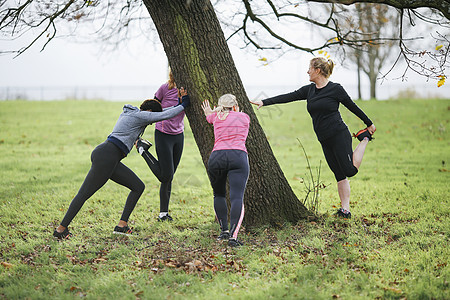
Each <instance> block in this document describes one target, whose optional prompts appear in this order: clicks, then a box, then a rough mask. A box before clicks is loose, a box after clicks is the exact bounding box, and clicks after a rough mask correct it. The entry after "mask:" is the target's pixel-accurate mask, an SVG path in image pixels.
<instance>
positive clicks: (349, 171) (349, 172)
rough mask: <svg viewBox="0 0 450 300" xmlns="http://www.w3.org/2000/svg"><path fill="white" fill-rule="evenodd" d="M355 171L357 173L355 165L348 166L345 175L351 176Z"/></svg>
mask: <svg viewBox="0 0 450 300" xmlns="http://www.w3.org/2000/svg"><path fill="white" fill-rule="evenodd" d="M357 173H358V168H357V167H355V166H353V168H349V169H348V170H347V172H345V175H346V176H347V177H353V176H355V175H356V174H357Z"/></svg>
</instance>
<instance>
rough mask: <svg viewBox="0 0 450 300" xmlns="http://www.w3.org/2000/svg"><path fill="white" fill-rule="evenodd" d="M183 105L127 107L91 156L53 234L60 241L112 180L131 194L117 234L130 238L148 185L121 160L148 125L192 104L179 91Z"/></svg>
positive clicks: (151, 102)
mask: <svg viewBox="0 0 450 300" xmlns="http://www.w3.org/2000/svg"><path fill="white" fill-rule="evenodd" d="M180 92H181V96H182V102H181V104H180V105H176V106H173V107H170V108H167V109H165V110H164V111H162V108H161V103H159V101H157V100H154V99H150V100H145V101H144V102H143V103H142V104H141V106H140V108H137V107H135V106H132V105H129V104H128V105H125V106H124V107H123V112H122V113H121V114H120V116H119V119H118V120H117V123H116V125H115V126H114V129H113V131H112V133H111V134H110V135H109V136H108V138H107V139H106V141H105V142H103V143H101V144H100V145H98V146H97V147H96V148H95V149H94V150H93V151H92V154H91V161H92V166H91V169H90V170H89V172H88V174H87V176H86V178H85V180H84V182H83V184H82V185H81V187H80V190H79V191H78V193H77V195H76V196H75V198H73V200H72V202H71V203H70V206H69V209H68V210H67V212H66V215H65V216H64V219H63V220H62V221H61V224H60V225H59V226H58V227H57V228H56V229H55V231H54V232H53V236H54V237H56V238H58V239H65V238H69V237H70V236H71V233H70V231H69V229H68V226H69V224H70V222H71V221H72V220H73V218H74V217H75V216H76V214H77V213H78V212H79V211H80V209H81V207H82V206H83V204H84V202H86V200H87V199H89V198H90V197H91V196H92V195H93V194H94V193H95V192H96V191H98V190H99V189H100V188H101V187H102V186H103V185H104V184H105V183H106V182H107V181H108V180H109V179H111V180H112V181H114V182H116V183H118V184H120V185H123V186H126V187H127V188H129V189H130V190H131V191H130V193H129V194H128V197H127V201H126V202H125V207H124V210H123V213H122V216H121V218H120V221H119V224H118V225H117V226H116V227H115V228H114V233H118V234H126V235H129V234H131V233H132V230H131V229H130V228H129V227H128V225H127V224H128V218H129V216H130V214H131V212H132V211H133V209H134V207H135V206H136V203H137V201H138V200H139V197H140V196H141V195H142V193H143V192H144V188H145V185H144V183H143V182H142V181H141V180H140V179H139V177H138V176H137V175H136V174H134V172H133V171H131V170H130V169H129V168H128V167H127V166H125V165H124V164H123V163H122V162H121V160H122V159H123V158H124V157H126V156H127V155H128V153H129V152H130V151H131V149H132V148H133V145H134V143H135V142H136V140H137V139H138V138H139V137H140V136H141V135H142V134H143V133H144V130H145V128H146V127H147V125H149V124H152V123H154V122H158V121H161V120H166V119H170V118H172V117H174V116H176V115H177V114H179V113H180V112H182V111H183V110H184V109H185V107H186V106H188V105H189V103H190V100H189V96H188V95H187V92H186V90H185V89H183V88H181V90H180Z"/></svg>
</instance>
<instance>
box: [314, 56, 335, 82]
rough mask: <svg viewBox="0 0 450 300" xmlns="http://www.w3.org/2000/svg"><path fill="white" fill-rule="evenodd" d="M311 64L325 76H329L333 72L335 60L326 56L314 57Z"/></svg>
mask: <svg viewBox="0 0 450 300" xmlns="http://www.w3.org/2000/svg"><path fill="white" fill-rule="evenodd" d="M310 66H312V67H313V68H314V69H319V70H320V74H322V75H323V76H325V78H328V77H330V75H331V73H333V68H334V62H333V61H332V60H331V59H326V58H325V57H314V58H313V59H311V62H310Z"/></svg>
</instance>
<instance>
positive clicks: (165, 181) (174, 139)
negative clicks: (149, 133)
mask: <svg viewBox="0 0 450 300" xmlns="http://www.w3.org/2000/svg"><path fill="white" fill-rule="evenodd" d="M183 145H184V133H179V134H175V135H172V134H167V133H163V132H161V131H159V130H155V147H156V154H157V155H158V160H157V159H156V158H155V157H154V156H153V155H152V154H151V153H150V152H148V151H144V152H143V153H142V157H143V158H144V159H145V161H146V162H147V165H148V166H149V167H150V170H152V172H153V174H155V176H156V178H158V180H159V181H160V182H161V186H160V188H159V211H160V212H168V211H169V201H170V194H171V191H172V180H173V175H174V174H175V171H176V170H177V167H178V164H179V163H180V160H181V154H182V153H183Z"/></svg>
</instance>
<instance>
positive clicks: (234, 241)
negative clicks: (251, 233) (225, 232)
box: [228, 238, 244, 248]
mask: <svg viewBox="0 0 450 300" xmlns="http://www.w3.org/2000/svg"><path fill="white" fill-rule="evenodd" d="M242 245H244V243H242V242H241V241H240V240H238V239H234V238H230V239H229V240H228V246H230V247H233V248H234V247H240V246H242Z"/></svg>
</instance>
